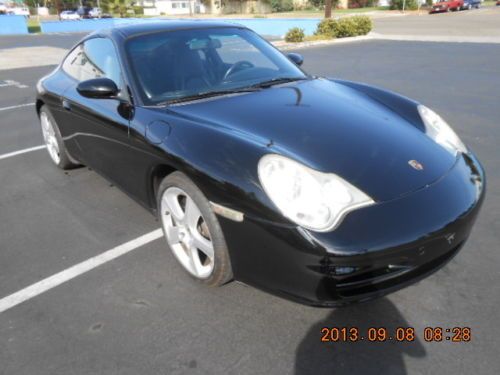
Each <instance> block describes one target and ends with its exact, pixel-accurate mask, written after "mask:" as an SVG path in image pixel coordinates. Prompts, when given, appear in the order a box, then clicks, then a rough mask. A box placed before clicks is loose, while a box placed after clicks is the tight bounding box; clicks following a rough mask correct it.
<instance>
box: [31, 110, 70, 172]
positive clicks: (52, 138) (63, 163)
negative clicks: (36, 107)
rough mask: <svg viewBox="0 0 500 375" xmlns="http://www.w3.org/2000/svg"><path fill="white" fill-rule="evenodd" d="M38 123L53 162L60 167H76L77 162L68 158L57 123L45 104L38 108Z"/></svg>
mask: <svg viewBox="0 0 500 375" xmlns="http://www.w3.org/2000/svg"><path fill="white" fill-rule="evenodd" d="M40 125H41V127H42V134H43V140H44V141H45V146H46V147H47V151H48V152H49V156H50V158H51V159H52V161H53V162H54V164H55V165H57V166H58V167H59V168H61V169H71V168H74V167H76V166H77V165H78V164H75V163H73V162H72V161H71V160H70V158H69V156H68V153H67V151H66V148H65V147H64V142H63V140H62V137H61V133H60V132H59V128H58V126H57V123H56V121H55V120H54V117H52V114H51V113H50V112H49V110H48V108H47V107H46V106H45V105H44V106H42V107H41V108H40Z"/></svg>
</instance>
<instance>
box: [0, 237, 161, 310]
mask: <svg viewBox="0 0 500 375" xmlns="http://www.w3.org/2000/svg"><path fill="white" fill-rule="evenodd" d="M162 236H163V232H162V230H161V229H156V230H154V231H152V232H149V233H146V234H144V235H142V236H140V237H138V238H136V239H134V240H131V241H128V242H125V243H124V244H122V245H119V246H117V247H115V248H113V249H110V250H108V251H105V252H104V253H102V254H99V255H96V256H95V257H92V258H90V259H87V260H85V261H83V262H81V263H78V264H76V265H74V266H73V267H70V268H67V269H65V270H63V271H61V272H59V273H56V274H55V275H52V276H50V277H47V278H46V279H43V280H41V281H39V282H37V283H35V284H33V285H30V286H28V287H26V288H24V289H22V290H20V291H18V292H16V293H14V294H11V295H10V296H7V297H4V298H2V299H0V313H2V312H4V311H6V310H8V309H11V308H12V307H14V306H17V305H19V304H20V303H22V302H25V301H27V300H29V299H31V298H34V297H36V296H38V295H40V294H42V293H44V292H46V291H48V290H50V289H52V288H55V287H56V286H58V285H61V284H63V283H65V282H67V281H69V280H71V279H74V278H75V277H77V276H80V275H82V274H84V273H86V272H88V271H90V270H92V269H94V268H96V267H99V266H100V265H102V264H104V263H107V262H109V261H110V260H113V259H115V258H118V257H119V256H122V255H124V254H127V253H128V252H130V251H132V250H135V249H137V248H139V247H141V246H143V245H145V244H148V243H150V242H152V241H155V240H157V239H158V238H161V237H162Z"/></svg>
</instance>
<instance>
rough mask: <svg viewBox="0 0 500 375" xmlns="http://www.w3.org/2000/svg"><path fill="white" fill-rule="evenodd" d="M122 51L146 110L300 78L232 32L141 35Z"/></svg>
mask: <svg viewBox="0 0 500 375" xmlns="http://www.w3.org/2000/svg"><path fill="white" fill-rule="evenodd" d="M126 51H127V55H128V59H129V61H130V63H131V66H132V68H133V69H132V71H133V75H134V78H135V80H136V83H137V86H138V87H139V90H140V91H141V96H142V97H143V101H144V102H145V104H146V105H155V104H159V103H165V102H168V101H176V100H179V99H182V98H183V97H186V98H188V97H195V96H196V95H204V94H205V95H206V94H207V93H210V92H212V93H214V92H221V91H222V92H224V91H236V90H239V89H245V88H248V87H251V86H254V85H257V84H259V83H262V82H267V81H271V80H277V79H282V78H283V79H284V81H285V80H287V79H289V80H293V79H304V78H306V75H305V74H304V73H303V72H302V71H301V70H300V69H299V68H298V67H297V66H296V65H295V64H293V63H292V62H291V61H290V60H288V59H287V58H286V57H285V56H284V55H283V54H281V53H280V52H278V51H277V50H276V49H274V48H273V47H272V46H270V45H269V44H268V43H267V42H266V41H264V40H263V39H262V38H260V37H259V36H258V35H257V34H255V33H254V32H252V31H249V30H245V29H240V28H236V27H235V28H233V27H228V28H224V27H219V28H207V29H194V30H178V31H168V32H161V33H155V34H149V35H141V36H138V37H134V38H132V39H130V40H129V41H128V42H127V44H126ZM276 82H278V81H276Z"/></svg>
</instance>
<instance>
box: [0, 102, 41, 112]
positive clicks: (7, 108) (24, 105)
mask: <svg viewBox="0 0 500 375" xmlns="http://www.w3.org/2000/svg"><path fill="white" fill-rule="evenodd" d="M32 105H35V103H26V104H18V105H11V106H10V107H3V108H0V112H2V111H7V110H9V109H16V108H22V107H29V106H32Z"/></svg>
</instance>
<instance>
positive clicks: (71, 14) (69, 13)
mask: <svg viewBox="0 0 500 375" xmlns="http://www.w3.org/2000/svg"><path fill="white" fill-rule="evenodd" d="M80 18H81V17H80V15H79V14H78V13H77V12H76V11H74V10H63V11H62V12H61V14H60V15H59V19H60V20H61V21H67V20H79V19H80Z"/></svg>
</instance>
